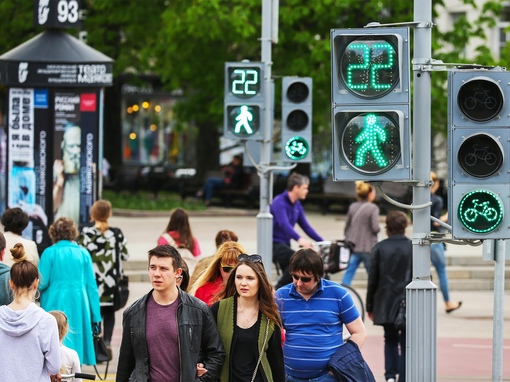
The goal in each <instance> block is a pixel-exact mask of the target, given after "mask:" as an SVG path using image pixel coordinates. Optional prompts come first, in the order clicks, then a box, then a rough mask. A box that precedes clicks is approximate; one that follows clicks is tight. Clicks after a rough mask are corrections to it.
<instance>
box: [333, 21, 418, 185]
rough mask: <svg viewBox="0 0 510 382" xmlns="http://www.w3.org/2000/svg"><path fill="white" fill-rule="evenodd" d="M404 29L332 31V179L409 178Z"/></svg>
mask: <svg viewBox="0 0 510 382" xmlns="http://www.w3.org/2000/svg"><path fill="white" fill-rule="evenodd" d="M409 51H410V49H409V28H362V29H361V28H358V29H333V30H331V93H332V94H331V99H332V105H331V109H332V125H333V180H337V181H350V180H363V181H366V182H371V181H407V180H410V179H412V176H411V131H410V129H411V122H410V120H411V118H410V115H411V113H410V109H411V108H410V81H411V80H410V68H411V64H410V53H409Z"/></svg>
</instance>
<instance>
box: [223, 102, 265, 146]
mask: <svg viewBox="0 0 510 382" xmlns="http://www.w3.org/2000/svg"><path fill="white" fill-rule="evenodd" d="M227 118H228V119H227V127H228V131H229V132H231V133H232V134H233V135H235V136H236V137H239V138H242V137H250V136H252V135H255V134H257V133H258V132H259V130H260V109H259V108H258V107H257V106H248V105H239V106H228V107H227Z"/></svg>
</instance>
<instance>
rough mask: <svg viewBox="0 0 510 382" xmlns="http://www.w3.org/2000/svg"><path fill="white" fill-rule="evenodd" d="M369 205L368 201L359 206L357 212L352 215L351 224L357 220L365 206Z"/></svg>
mask: <svg viewBox="0 0 510 382" xmlns="http://www.w3.org/2000/svg"><path fill="white" fill-rule="evenodd" d="M367 205H368V202H363V203H362V204H361V206H359V208H358V209H357V210H356V212H355V213H354V215H353V216H352V219H351V224H352V223H353V222H354V221H355V220H356V218H357V217H358V216H359V214H360V212H361V211H362V210H363V208H365V207H366V206H367Z"/></svg>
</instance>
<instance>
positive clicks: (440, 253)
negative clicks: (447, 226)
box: [430, 243, 450, 302]
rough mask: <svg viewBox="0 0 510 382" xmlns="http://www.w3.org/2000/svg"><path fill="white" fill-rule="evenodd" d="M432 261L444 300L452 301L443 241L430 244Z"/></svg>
mask: <svg viewBox="0 0 510 382" xmlns="http://www.w3.org/2000/svg"><path fill="white" fill-rule="evenodd" d="M430 261H431V262H432V264H433V265H434V268H436V272H437V277H438V278H439V288H440V289H441V293H442V294H443V300H444V302H448V301H450V290H449V288H448V274H447V273H446V254H445V253H444V245H443V243H434V244H431V245H430Z"/></svg>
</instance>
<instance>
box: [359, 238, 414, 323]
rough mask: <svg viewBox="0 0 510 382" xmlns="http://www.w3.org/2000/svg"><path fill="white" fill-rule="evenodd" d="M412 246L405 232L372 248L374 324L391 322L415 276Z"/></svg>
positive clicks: (369, 302) (370, 299)
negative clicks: (413, 273) (412, 271)
mask: <svg viewBox="0 0 510 382" xmlns="http://www.w3.org/2000/svg"><path fill="white" fill-rule="evenodd" d="M412 257H413V246H412V242H411V240H410V239H408V238H407V237H406V236H404V235H394V236H390V237H389V238H387V239H386V240H383V241H380V242H379V243H377V244H376V245H375V246H374V248H373V249H372V257H371V259H370V272H369V274H368V288H367V302H366V308H367V312H372V313H373V314H374V324H375V325H382V324H392V323H394V321H395V316H396V315H397V309H398V306H399V304H400V301H402V299H404V298H405V289H406V286H407V285H408V284H409V283H410V282H411V278H412V273H411V270H412Z"/></svg>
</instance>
